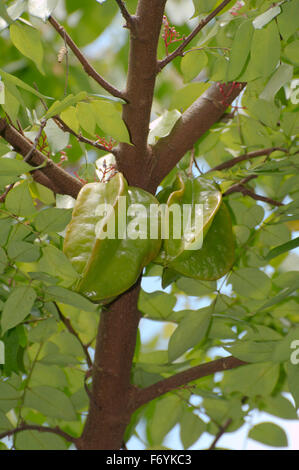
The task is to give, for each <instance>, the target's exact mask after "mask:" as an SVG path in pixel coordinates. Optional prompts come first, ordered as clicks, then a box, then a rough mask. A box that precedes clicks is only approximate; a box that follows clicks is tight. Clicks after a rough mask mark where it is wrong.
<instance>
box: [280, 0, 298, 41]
mask: <svg viewBox="0 0 299 470" xmlns="http://www.w3.org/2000/svg"><path fill="white" fill-rule="evenodd" d="M281 9H282V13H281V14H280V15H279V16H278V17H277V21H278V27H279V31H280V34H281V35H282V37H283V39H284V40H285V41H287V39H288V38H289V37H290V36H292V34H294V33H295V32H296V31H297V30H298V27H299V20H298V18H299V4H298V2H297V1H296V0H291V1H290V2H285V3H283V4H282V5H281Z"/></svg>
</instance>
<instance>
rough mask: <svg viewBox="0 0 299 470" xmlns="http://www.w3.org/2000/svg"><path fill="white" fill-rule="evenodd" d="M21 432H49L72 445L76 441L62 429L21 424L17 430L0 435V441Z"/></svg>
mask: <svg viewBox="0 0 299 470" xmlns="http://www.w3.org/2000/svg"><path fill="white" fill-rule="evenodd" d="M22 431H38V432H50V433H52V434H57V435H58V436H61V437H63V438H64V439H66V440H67V441H68V442H73V443H74V444H75V443H76V441H77V439H76V438H75V437H72V436H70V435H69V434H67V433H66V432H64V431H63V430H62V429H60V428H59V427H58V426H57V427H55V428H50V427H46V426H38V425H34V424H33V425H31V424H22V425H20V426H18V427H17V428H14V429H10V430H9V431H4V432H2V433H0V439H3V438H4V437H9V436H13V435H14V434H16V433H18V432H22Z"/></svg>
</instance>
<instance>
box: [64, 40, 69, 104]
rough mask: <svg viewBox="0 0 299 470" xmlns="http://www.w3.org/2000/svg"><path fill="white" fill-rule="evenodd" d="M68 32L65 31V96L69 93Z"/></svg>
mask: <svg viewBox="0 0 299 470" xmlns="http://www.w3.org/2000/svg"><path fill="white" fill-rule="evenodd" d="M65 35H66V32H64V47H65V85H64V96H66V95H67V84H68V78H69V51H68V48H67V43H66V37H65Z"/></svg>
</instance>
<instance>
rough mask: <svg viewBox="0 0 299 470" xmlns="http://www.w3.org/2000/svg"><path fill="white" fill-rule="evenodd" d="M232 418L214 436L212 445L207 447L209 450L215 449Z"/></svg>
mask: <svg viewBox="0 0 299 470" xmlns="http://www.w3.org/2000/svg"><path fill="white" fill-rule="evenodd" d="M232 421H233V420H232V418H229V419H228V420H227V421H226V422H225V423H224V425H223V426H220V429H219V432H218V433H217V434H216V436H215V439H214V440H213V442H212V444H211V445H210V447H209V450H214V449H215V447H216V444H217V442H218V441H219V439H220V438H221V437H222V436H223V434H224V433H225V431H226V430H227V428H228V427H229V425H230V424H231V423H232Z"/></svg>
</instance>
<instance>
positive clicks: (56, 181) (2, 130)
mask: <svg viewBox="0 0 299 470" xmlns="http://www.w3.org/2000/svg"><path fill="white" fill-rule="evenodd" d="M0 135H1V136H2V137H3V138H4V139H5V140H6V142H8V143H9V144H10V145H11V146H12V147H13V148H14V150H15V151H16V152H18V153H20V154H21V155H23V156H24V157H25V156H27V155H28V153H29V151H31V150H32V142H30V141H29V140H28V139H27V138H26V137H24V136H23V135H22V134H20V132H19V131H18V130H17V129H16V128H15V127H13V126H11V125H10V124H8V122H7V121H6V119H4V118H3V119H0ZM45 163H46V165H45V166H43V167H42V168H40V169H39V170H38V171H36V170H35V168H34V167H35V166H40V165H43V164H45ZM30 164H31V165H32V171H33V177H34V179H36V180H37V181H39V182H40V183H41V184H44V185H45V186H47V187H49V188H50V189H52V190H53V191H55V192H56V193H60V194H69V195H70V196H72V197H74V198H76V197H77V195H78V193H79V191H80V189H81V188H82V183H80V181H79V180H77V179H76V178H74V177H73V176H71V175H70V174H68V173H67V172H66V171H64V170H63V169H62V168H59V167H58V166H57V165H55V163H54V162H52V160H50V159H48V158H46V157H45V155H44V154H43V153H41V152H40V151H39V150H38V149H34V151H33V153H32V155H31V160H30ZM41 175H42V177H41V178H40V176H41Z"/></svg>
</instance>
